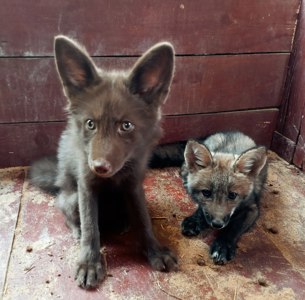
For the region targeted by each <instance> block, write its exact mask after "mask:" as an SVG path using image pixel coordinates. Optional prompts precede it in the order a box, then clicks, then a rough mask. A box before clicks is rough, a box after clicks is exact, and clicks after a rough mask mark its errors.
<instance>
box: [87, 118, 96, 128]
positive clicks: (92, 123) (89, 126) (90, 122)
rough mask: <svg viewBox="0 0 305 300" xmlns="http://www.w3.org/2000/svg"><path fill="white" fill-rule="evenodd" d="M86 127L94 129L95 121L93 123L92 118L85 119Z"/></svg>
mask: <svg viewBox="0 0 305 300" xmlns="http://www.w3.org/2000/svg"><path fill="white" fill-rule="evenodd" d="M86 127H87V129H89V130H94V129H95V123H94V121H93V120H90V119H89V120H87V121H86Z"/></svg>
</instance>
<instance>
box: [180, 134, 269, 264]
mask: <svg viewBox="0 0 305 300" xmlns="http://www.w3.org/2000/svg"><path fill="white" fill-rule="evenodd" d="M184 156H185V164H184V165H183V167H182V177H183V180H184V185H185V187H186V189H187V191H188V193H189V194H190V195H191V197H192V199H193V200H194V201H195V202H196V203H197V204H198V209H197V210H196V211H195V212H194V214H193V215H191V216H190V217H187V218H185V220H184V221H183V223H182V233H183V234H184V235H186V236H194V235H198V234H199V233H200V232H201V231H203V230H204V229H206V228H207V227H212V228H214V229H216V230H220V232H219V235H218V237H217V238H216V240H215V241H214V243H213V244H212V246H211V249H210V253H211V256H212V258H213V260H214V262H215V263H217V264H223V263H225V262H227V261H229V260H231V259H232V258H233V257H234V256H235V250H236V244H237V242H238V240H239V238H240V237H241V235H242V234H243V233H244V232H246V231H247V230H249V228H250V227H251V226H252V225H253V224H254V222H255V221H256V219H257V218H258V216H259V199H260V195H261V191H262V189H263V186H264V183H265V181H266V175H267V155H266V149H265V148H264V147H257V146H256V145H255V143H254V142H253V141H252V140H251V139H250V138H249V137H247V136H245V135H243V134H242V133H239V132H230V133H217V134H215V135H212V136H210V137H209V138H207V139H206V140H204V141H203V142H202V143H199V142H196V141H189V142H188V143H187V145H186V149H185V153H184Z"/></svg>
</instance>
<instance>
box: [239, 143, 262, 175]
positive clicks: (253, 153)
mask: <svg viewBox="0 0 305 300" xmlns="http://www.w3.org/2000/svg"><path fill="white" fill-rule="evenodd" d="M266 163H267V150H266V148H265V147H257V148H253V149H250V150H248V151H246V152H244V153H242V154H241V155H240V156H239V158H238V159H237V161H236V163H235V172H239V173H243V174H245V175H250V176H257V175H259V173H260V172H261V170H262V169H263V168H264V166H265V165H266Z"/></svg>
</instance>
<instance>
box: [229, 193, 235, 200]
mask: <svg viewBox="0 0 305 300" xmlns="http://www.w3.org/2000/svg"><path fill="white" fill-rule="evenodd" d="M236 197H237V193H234V192H229V194H228V198H229V199H230V200H235V199H236Z"/></svg>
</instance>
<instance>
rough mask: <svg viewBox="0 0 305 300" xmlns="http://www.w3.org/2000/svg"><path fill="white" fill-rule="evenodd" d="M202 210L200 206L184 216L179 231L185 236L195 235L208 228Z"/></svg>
mask: <svg viewBox="0 0 305 300" xmlns="http://www.w3.org/2000/svg"><path fill="white" fill-rule="evenodd" d="M208 227H209V225H208V224H207V222H206V220H205V217H204V214H203V211H202V209H201V208H200V207H198V208H197V210H196V211H195V212H194V213H193V214H192V215H191V216H189V217H186V218H185V219H184V220H183V222H182V224H181V232H182V234H183V235H185V236H196V235H198V234H199V233H200V232H201V231H203V230H204V229H206V228H208Z"/></svg>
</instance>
